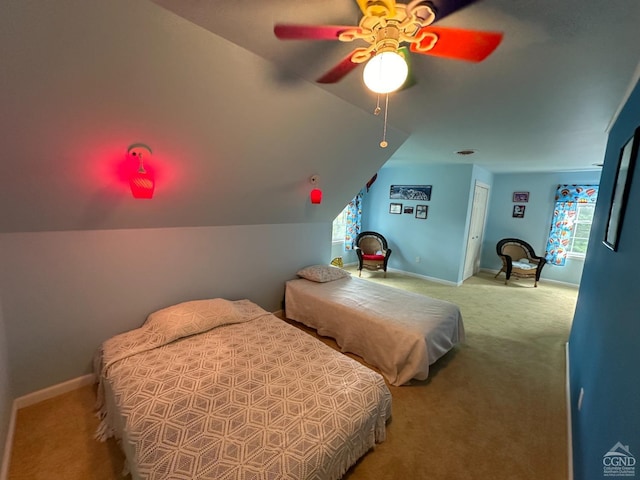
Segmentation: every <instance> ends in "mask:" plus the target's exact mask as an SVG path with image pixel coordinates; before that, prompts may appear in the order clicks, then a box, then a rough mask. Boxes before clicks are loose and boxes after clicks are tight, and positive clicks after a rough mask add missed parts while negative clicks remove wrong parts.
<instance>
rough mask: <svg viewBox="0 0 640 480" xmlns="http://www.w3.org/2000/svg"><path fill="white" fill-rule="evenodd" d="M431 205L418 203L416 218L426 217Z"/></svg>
mask: <svg viewBox="0 0 640 480" xmlns="http://www.w3.org/2000/svg"><path fill="white" fill-rule="evenodd" d="M428 211H429V205H416V218H421V219H423V220H424V219H426V218H427V212H428Z"/></svg>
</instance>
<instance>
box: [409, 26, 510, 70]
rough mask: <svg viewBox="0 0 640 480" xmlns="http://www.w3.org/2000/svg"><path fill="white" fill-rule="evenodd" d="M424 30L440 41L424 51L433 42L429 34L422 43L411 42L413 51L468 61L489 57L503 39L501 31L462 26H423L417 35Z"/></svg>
mask: <svg viewBox="0 0 640 480" xmlns="http://www.w3.org/2000/svg"><path fill="white" fill-rule="evenodd" d="M422 32H428V33H433V34H436V35H437V36H438V41H437V42H436V43H435V45H434V46H433V48H431V49H430V50H427V51H424V49H421V46H422V47H425V46H426V45H428V44H430V43H431V38H430V37H429V36H427V37H426V38H425V40H424V42H421V43H420V44H415V43H412V44H411V51H412V52H414V53H421V54H424V55H433V56H436V57H444V58H454V59H456V60H466V61H468V62H481V61H482V60H484V59H485V58H487V57H488V56H489V55H490V54H491V53H492V52H493V51H494V50H495V49H496V48H497V47H498V45H500V42H501V41H502V33H500V32H481V31H477V30H465V29H462V28H445V27H432V26H429V27H422V28H421V29H420V30H419V31H418V33H417V34H416V36H419V35H420V33H422ZM422 43H425V45H422Z"/></svg>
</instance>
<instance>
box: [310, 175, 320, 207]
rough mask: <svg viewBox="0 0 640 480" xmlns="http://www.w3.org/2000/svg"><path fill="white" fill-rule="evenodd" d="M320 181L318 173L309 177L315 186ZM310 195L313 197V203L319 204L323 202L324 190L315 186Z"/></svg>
mask: <svg viewBox="0 0 640 480" xmlns="http://www.w3.org/2000/svg"><path fill="white" fill-rule="evenodd" d="M319 181H320V177H319V176H318V175H313V176H312V177H311V178H310V179H309V182H310V183H311V185H313V186H314V187H315V186H316V185H318V182H319ZM309 197H311V203H313V204H314V205H318V204H320V203H322V190H320V189H319V188H313V189H312V190H311V193H310V194H309Z"/></svg>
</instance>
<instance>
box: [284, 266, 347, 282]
mask: <svg viewBox="0 0 640 480" xmlns="http://www.w3.org/2000/svg"><path fill="white" fill-rule="evenodd" d="M296 275H298V276H299V277H302V278H306V279H307V280H311V281H312V282H318V283H324V282H331V281H333V280H338V279H340V278H344V277H348V276H350V275H351V274H350V273H349V272H347V271H346V270H342V269H341V268H338V267H334V266H333V265H310V266H308V267H305V268H303V269H302V270H298V271H297V272H296Z"/></svg>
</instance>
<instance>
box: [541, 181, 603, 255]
mask: <svg viewBox="0 0 640 480" xmlns="http://www.w3.org/2000/svg"><path fill="white" fill-rule="evenodd" d="M597 199H598V185H558V189H557V190H556V206H555V208H554V210H553V220H552V222H551V230H550V231H549V240H548V242H547V253H546V258H547V262H549V263H551V264H552V265H558V266H563V265H564V264H565V263H566V261H567V250H566V247H567V245H568V244H569V242H570V240H571V233H572V232H573V223H574V221H575V218H576V213H577V209H578V206H577V205H578V204H579V203H595V202H596V200H597Z"/></svg>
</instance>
